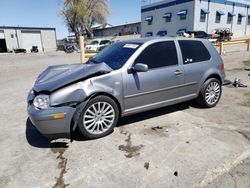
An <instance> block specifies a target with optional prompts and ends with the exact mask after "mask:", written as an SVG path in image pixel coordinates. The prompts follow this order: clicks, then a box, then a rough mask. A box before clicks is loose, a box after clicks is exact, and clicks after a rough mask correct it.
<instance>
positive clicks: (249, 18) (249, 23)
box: [247, 15, 250, 25]
mask: <svg viewBox="0 0 250 188" xmlns="http://www.w3.org/2000/svg"><path fill="white" fill-rule="evenodd" d="M247 25H250V15H248V16H247Z"/></svg>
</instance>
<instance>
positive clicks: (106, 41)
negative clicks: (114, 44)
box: [100, 40, 109, 45]
mask: <svg viewBox="0 0 250 188" xmlns="http://www.w3.org/2000/svg"><path fill="white" fill-rule="evenodd" d="M107 43H109V40H102V41H101V42H100V44H101V45H102V44H107Z"/></svg>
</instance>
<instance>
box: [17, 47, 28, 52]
mask: <svg viewBox="0 0 250 188" xmlns="http://www.w3.org/2000/svg"><path fill="white" fill-rule="evenodd" d="M14 52H15V53H26V52H27V51H26V49H24V48H16V49H14Z"/></svg>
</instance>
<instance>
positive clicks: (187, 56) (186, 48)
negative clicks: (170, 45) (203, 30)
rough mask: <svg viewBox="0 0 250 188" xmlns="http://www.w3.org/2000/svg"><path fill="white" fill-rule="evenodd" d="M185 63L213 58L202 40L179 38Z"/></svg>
mask: <svg viewBox="0 0 250 188" xmlns="http://www.w3.org/2000/svg"><path fill="white" fill-rule="evenodd" d="M179 45H180V48H181V52H182V57H183V62H184V64H189V63H197V62H201V61H208V60H210V58H211V55H210V54H209V52H208V50H207V48H206V47H205V46H204V44H203V43H202V42H201V41H195V40H179Z"/></svg>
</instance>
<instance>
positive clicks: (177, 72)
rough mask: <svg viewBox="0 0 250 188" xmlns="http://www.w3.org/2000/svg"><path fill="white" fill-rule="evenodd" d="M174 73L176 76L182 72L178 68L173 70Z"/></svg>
mask: <svg viewBox="0 0 250 188" xmlns="http://www.w3.org/2000/svg"><path fill="white" fill-rule="evenodd" d="M174 74H175V75H176V76H178V75H181V74H182V72H181V71H180V70H176V71H174Z"/></svg>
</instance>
